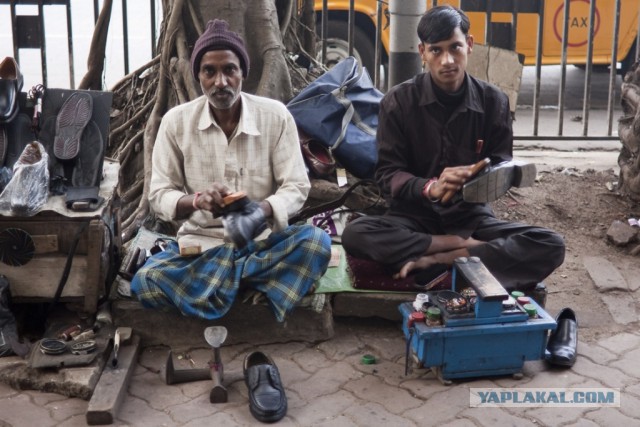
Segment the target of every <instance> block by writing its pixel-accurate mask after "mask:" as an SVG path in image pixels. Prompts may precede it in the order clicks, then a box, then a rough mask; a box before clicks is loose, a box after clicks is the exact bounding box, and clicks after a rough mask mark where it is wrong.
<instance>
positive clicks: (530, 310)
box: [522, 304, 538, 319]
mask: <svg viewBox="0 0 640 427" xmlns="http://www.w3.org/2000/svg"><path fill="white" fill-rule="evenodd" d="M522 308H524V311H525V312H526V313H527V314H528V315H529V318H531V319H535V318H536V317H538V309H537V308H536V306H535V305H533V304H525V305H524V306H523V307H522Z"/></svg>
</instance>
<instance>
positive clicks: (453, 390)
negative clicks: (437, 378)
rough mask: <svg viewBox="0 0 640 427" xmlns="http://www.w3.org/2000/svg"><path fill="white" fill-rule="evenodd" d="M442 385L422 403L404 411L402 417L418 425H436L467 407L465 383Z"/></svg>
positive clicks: (467, 391)
mask: <svg viewBox="0 0 640 427" xmlns="http://www.w3.org/2000/svg"><path fill="white" fill-rule="evenodd" d="M442 387H443V389H442V390H441V391H440V392H438V393H435V394H433V395H432V396H431V397H429V399H428V400H425V401H424V404H423V405H421V406H419V407H417V408H414V409H410V410H407V411H405V413H404V417H405V418H408V419H410V420H413V421H414V422H415V423H416V424H417V425H419V426H431V425H432V426H437V425H440V424H443V423H445V422H448V421H453V419H455V418H456V417H458V416H459V415H460V414H461V413H462V411H464V410H467V409H469V387H467V386H466V384H465V385H454V386H442Z"/></svg>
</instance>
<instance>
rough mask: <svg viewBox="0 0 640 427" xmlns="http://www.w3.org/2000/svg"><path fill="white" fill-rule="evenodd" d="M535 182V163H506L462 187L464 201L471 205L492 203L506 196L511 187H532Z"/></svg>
mask: <svg viewBox="0 0 640 427" xmlns="http://www.w3.org/2000/svg"><path fill="white" fill-rule="evenodd" d="M535 180H536V166H535V165H534V164H533V163H524V162H520V161H515V160H514V161H510V162H505V163H502V164H499V165H497V166H495V167H493V168H491V169H490V170H489V172H487V173H485V174H483V175H480V176H478V177H477V178H475V179H473V180H471V181H469V182H468V183H466V184H465V185H464V186H463V187H462V199H463V200H464V201H465V202H469V203H490V202H493V201H496V200H498V199H499V198H500V197H502V196H503V195H504V194H506V193H507V191H509V189H510V188H511V187H518V188H520V187H531V186H532V185H533V184H534V182H535Z"/></svg>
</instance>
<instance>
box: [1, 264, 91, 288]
mask: <svg viewBox="0 0 640 427" xmlns="http://www.w3.org/2000/svg"><path fill="white" fill-rule="evenodd" d="M66 262H67V257H66V256H64V255H55V256H36V257H34V258H33V259H32V260H31V261H29V262H28V263H27V264H25V265H22V266H20V267H11V266H8V265H3V266H2V274H4V275H5V276H7V279H8V280H9V288H10V289H11V296H12V297H41V298H53V296H54V295H55V293H56V289H57V287H58V283H59V282H60V278H61V277H62V272H63V271H64V265H65V263H66ZM86 281H87V257H86V256H77V255H76V256H75V257H73V263H72V264H71V269H70V271H69V278H68V279H67V283H66V285H65V287H64V290H63V292H62V296H63V297H75V296H82V297H84V294H85V287H86Z"/></svg>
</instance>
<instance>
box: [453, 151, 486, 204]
mask: <svg viewBox="0 0 640 427" xmlns="http://www.w3.org/2000/svg"><path fill="white" fill-rule="evenodd" d="M490 164H491V160H490V159H489V158H488V157H485V158H484V159H482V160H480V161H479V162H478V163H475V164H474V165H473V166H471V175H470V176H469V178H473V177H474V176H476V175H477V174H478V173H479V172H480V171H481V170H482V169H484V168H485V167H487V166H488V165H490ZM455 194H456V191H455V190H448V191H447V192H446V193H444V196H442V199H441V201H442V203H448V202H449V201H450V200H451V199H452V198H453V196H455Z"/></svg>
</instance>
